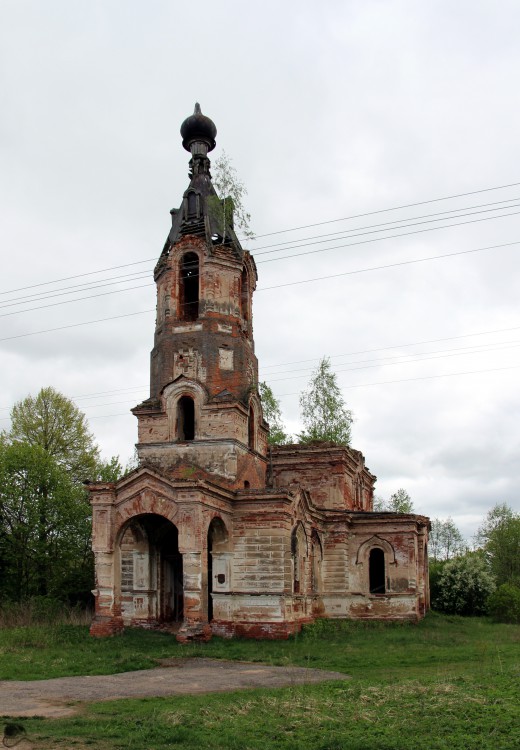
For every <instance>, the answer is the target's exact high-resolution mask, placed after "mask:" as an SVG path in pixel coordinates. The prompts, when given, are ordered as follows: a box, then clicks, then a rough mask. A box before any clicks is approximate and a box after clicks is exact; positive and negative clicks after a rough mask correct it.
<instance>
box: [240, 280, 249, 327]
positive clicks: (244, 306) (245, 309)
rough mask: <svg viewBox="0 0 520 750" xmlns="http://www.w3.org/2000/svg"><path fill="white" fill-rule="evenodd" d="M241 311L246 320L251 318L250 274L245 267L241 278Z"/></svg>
mask: <svg viewBox="0 0 520 750" xmlns="http://www.w3.org/2000/svg"><path fill="white" fill-rule="evenodd" d="M240 313H241V315H242V317H243V318H244V320H249V276H248V275H247V271H246V269H245V268H244V270H243V271H242V276H241V278H240Z"/></svg>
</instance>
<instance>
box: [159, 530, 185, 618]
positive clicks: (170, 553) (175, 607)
mask: <svg viewBox="0 0 520 750" xmlns="http://www.w3.org/2000/svg"><path fill="white" fill-rule="evenodd" d="M155 538H156V549H157V553H158V556H159V582H158V583H159V619H160V620H162V621H163V622H181V621H182V617H183V613H184V586H183V569H182V555H181V554H180V553H179V532H178V530H177V527H176V526H174V525H173V524H172V523H171V522H169V521H166V522H165V523H163V524H161V525H160V526H159V527H158V529H157V531H156V534H155Z"/></svg>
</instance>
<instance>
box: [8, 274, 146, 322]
mask: <svg viewBox="0 0 520 750" xmlns="http://www.w3.org/2000/svg"><path fill="white" fill-rule="evenodd" d="M145 286H152V282H151V281H150V282H148V284H139V286H129V287H127V288H126V289H113V290H112V291H111V292H102V293H101V294H89V295H88V296H87V297H77V298H76V299H66V300H62V301H61V302H51V303H50V304H49V305H40V306H39V307H29V308H27V309H26V310H13V311H12V312H8V313H1V314H0V318H7V317H8V316H10V315H22V314H23V313H26V312H33V311H34V310H45V309H46V308H47V307H58V306H59V305H68V304H69V303H71V302H83V300H86V299H96V298H97V297H106V296H107V295H108V294H119V293H120V292H131V291H133V290H134V289H143V287H145Z"/></svg>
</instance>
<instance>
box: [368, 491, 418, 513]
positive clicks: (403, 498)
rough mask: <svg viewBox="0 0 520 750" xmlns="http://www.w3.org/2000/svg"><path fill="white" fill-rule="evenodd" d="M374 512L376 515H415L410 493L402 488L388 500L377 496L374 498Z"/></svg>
mask: <svg viewBox="0 0 520 750" xmlns="http://www.w3.org/2000/svg"><path fill="white" fill-rule="evenodd" d="M374 511H375V512H376V513H381V512H386V513H413V512H414V507H413V501H412V498H411V497H410V495H409V494H408V492H407V491H406V490H404V489H402V488H401V489H399V490H397V492H394V494H393V495H390V497H389V499H388V500H385V499H384V498H383V497H381V496H380V495H377V496H376V497H375V498H374Z"/></svg>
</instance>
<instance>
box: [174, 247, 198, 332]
mask: <svg viewBox="0 0 520 750" xmlns="http://www.w3.org/2000/svg"><path fill="white" fill-rule="evenodd" d="M179 286H180V288H179V318H180V319H181V320H197V318H198V317H199V258H198V255H196V254H195V253H186V255H183V256H182V260H181V267H180V284H179Z"/></svg>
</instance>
